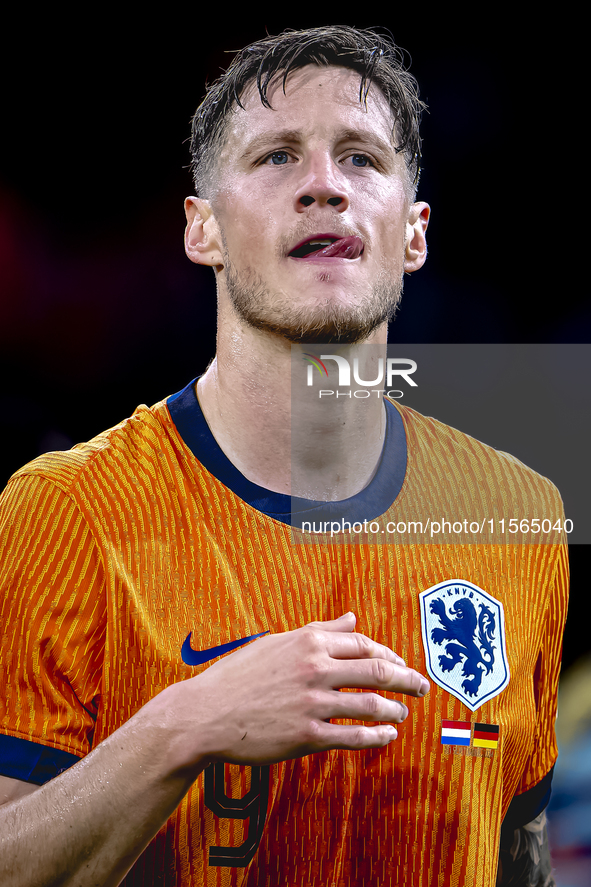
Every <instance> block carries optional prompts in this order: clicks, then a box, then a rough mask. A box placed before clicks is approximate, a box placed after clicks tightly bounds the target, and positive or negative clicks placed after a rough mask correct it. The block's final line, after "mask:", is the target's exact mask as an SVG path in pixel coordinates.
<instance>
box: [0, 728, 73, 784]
mask: <svg viewBox="0 0 591 887" xmlns="http://www.w3.org/2000/svg"><path fill="white" fill-rule="evenodd" d="M79 760H80V758H79V757H78V755H73V754H71V752H69V751H62V749H60V748H51V747H50V746H47V745H40V744H39V743H38V742H31V741H30V740H28V739H19V738H17V737H16V736H6V735H4V734H0V775H1V776H9V777H10V778H11V779H20V780H21V782H32V783H33V784H34V785H45V783H46V782H49V780H50V779H54V778H55V777H56V776H58V775H59V774H60V773H62V772H63V771H64V770H68V769H69V768H70V767H72V766H73V765H74V764H77V763H78V761H79Z"/></svg>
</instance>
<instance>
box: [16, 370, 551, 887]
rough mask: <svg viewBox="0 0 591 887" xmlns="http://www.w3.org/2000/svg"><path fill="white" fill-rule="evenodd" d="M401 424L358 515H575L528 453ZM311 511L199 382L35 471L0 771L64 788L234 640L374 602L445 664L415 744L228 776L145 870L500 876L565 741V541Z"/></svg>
mask: <svg viewBox="0 0 591 887" xmlns="http://www.w3.org/2000/svg"><path fill="white" fill-rule="evenodd" d="M388 417H389V418H388V422H389V431H388V437H387V440H386V445H385V448H384V455H383V457H382V462H381V465H380V468H379V471H378V473H377V475H376V477H375V478H374V480H373V481H372V484H370V487H369V488H368V490H367V491H364V492H363V493H362V494H360V497H359V503H361V505H362V506H363V507H362V508H361V511H359V510H358V509H357V510H356V502H355V501H354V500H355V498H356V497H353V500H349V501H348V503H347V504H348V507H349V508H350V513H352V514H353V513H362V512H363V509H364V508H365V513H366V514H367V515H368V516H369V517H370V518H372V519H373V518H376V519H379V521H380V522H381V523H380V526H386V525H388V524H390V525H392V526H394V527H396V526H399V525H400V524H401V523H407V522H408V521H409V520H410V519H412V518H413V516H417V515H422V516H426V515H427V514H429V515H431V518H432V519H433V520H442V519H444V518H447V517H450V518H451V517H452V516H455V517H457V518H458V520H461V519H462V517H463V516H464V515H466V516H471V515H473V512H474V507H475V504H476V505H478V504H479V503H480V504H484V505H486V509H485V510H486V514H487V515H494V516H495V519H496V520H501V519H507V520H509V519H514V518H518V519H521V518H528V519H531V518H534V517H535V518H536V519H540V520H541V519H543V518H546V519H548V520H551V521H552V525H553V526H554V525H555V522H556V521H560V520H561V518H562V504H561V501H560V497H559V495H558V493H557V491H556V489H555V488H554V487H553V485H552V484H551V483H550V482H549V481H547V480H546V479H544V478H542V477H540V476H539V475H537V474H536V473H535V472H533V471H531V470H530V469H528V468H526V467H525V466H524V465H522V464H521V463H520V462H519V461H518V460H516V459H514V458H512V457H511V456H508V455H507V454H504V453H499V452H497V451H495V450H493V449H492V448H490V447H487V446H485V445H484V444H482V443H480V442H478V441H476V440H474V439H472V438H470V437H468V436H467V435H465V434H463V433H461V432H459V431H456V430H454V429H451V428H449V427H447V426H445V425H442V424H441V423H439V422H437V421H435V420H433V419H428V418H424V417H422V416H420V415H419V414H417V413H416V412H414V411H413V410H411V409H408V408H405V407H402V406H400V405H396V406H394V405H393V404H391V403H389V404H388ZM401 447H402V452H404V451H405V452H406V456H405V458H404V459H403V460H402V463H401V468H400V464H399V467H398V469H397V470H393V469H392V464H393V463H392V460H391V458H390V457H391V453H392V452H393V451H394V450H396V452H397V453H400V452H401V449H400V448H401ZM398 462H399V463H400V460H398ZM368 492H369V494H370V495H369V498H368ZM372 497H373V498H372ZM368 503H369V504H368ZM384 503H385V505H384ZM367 509H369V511H368V510H367ZM372 509H373V510H372ZM376 509H378V511H377V512H376ZM379 509H381V511H380V510H379ZM289 512H290V504H289V500H288V497H282V496H279V495H278V494H274V493H270V492H269V491H266V490H263V489H261V488H260V487H256V485H254V484H251V483H250V482H248V481H247V480H246V479H245V478H243V477H242V475H239V473H238V472H237V470H236V469H235V468H234V467H233V466H232V465H231V464H230V463H229V462H228V460H227V459H226V458H225V456H224V455H223V453H221V451H220V450H219V448H218V447H217V444H216V443H215V441H214V440H213V437H212V435H211V432H210V431H209V429H208V428H207V425H206V423H205V421H204V419H203V416H202V414H201V412H200V409H199V405H198V401H197V398H196V396H195V391H194V385H193V384H191V385H190V386H187V388H186V389H184V391H183V392H180V393H179V395H176V396H175V397H173V398H170V399H169V401H168V402H167V401H163V402H161V403H159V404H156V405H155V406H154V407H152V408H148V407H146V406H140V407H138V409H137V410H136V412H135V413H134V414H133V416H131V417H130V418H129V419H127V420H125V421H124V422H122V423H121V424H120V425H118V426H116V427H114V428H112V429H110V430H108V431H106V432H104V433H103V434H101V435H99V436H98V437H96V438H95V439H94V440H92V441H90V442H89V443H85V444H80V445H78V446H76V447H74V448H73V449H72V450H70V451H68V452H60V453H51V454H46V455H45V456H42V457H39V458H38V459H36V460H35V461H34V462H32V463H30V464H29V465H27V466H25V467H24V468H22V469H21V470H20V471H18V472H17V473H16V474H15V475H14V476H13V477H12V478H11V480H10V482H9V484H8V486H7V488H6V490H5V492H4V494H3V497H2V501H1V508H0V533H1V539H2V548H3V557H2V563H1V565H0V571H1V572H0V581H1V585H2V599H1V608H2V609H1V615H2V637H1V644H0V654H1V655H0V685H1V687H2V694H1V701H0V734H2V735H0V740H2V741H1V742H0V772H1V773H4V774H5V775H13V776H17V777H18V778H21V779H29V780H30V781H32V782H38V783H42V782H44V781H46V780H47V779H48V778H51V777H52V776H55V775H56V774H57V773H59V772H60V770H61V769H63V768H64V767H67V766H70V765H72V764H73V763H75V761H76V760H78V759H79V758H82V757H84V755H86V754H87V753H88V752H89V750H90V749H91V748H92V747H94V746H96V745H97V744H98V743H99V742H101V740H102V739H104V738H105V737H107V736H108V735H110V734H111V733H112V732H113V731H114V730H116V729H117V728H118V727H119V726H121V725H122V724H123V723H124V722H125V721H127V720H128V719H129V718H130V717H131V716H132V715H133V714H134V713H135V712H136V711H137V710H138V709H139V708H140V707H141V706H142V705H143V704H145V703H146V702H147V701H148V700H149V699H150V698H152V697H153V696H154V695H155V694H157V693H158V692H160V691H161V690H162V689H164V688H165V687H166V686H168V685H169V684H171V683H172V682H175V681H180V680H184V679H187V678H190V677H192V676H194V675H196V674H199V673H200V671H202V670H203V669H205V668H207V667H208V666H209V665H210V664H211V661H215V659H214V660H212V659H211V656H214V657H215V656H217V655H220V654H223V653H224V650H228V649H230V647H229V646H228V645H233V646H239V645H240V644H241V643H243V642H246V640H247V639H249V638H253V637H255V636H257V635H260V634H261V633H263V632H283V631H289V630H292V629H295V628H298V627H300V626H302V625H305V624H306V623H308V622H311V621H315V620H326V619H333V618H336V617H338V616H339V615H341V614H343V613H345V612H347V611H349V610H352V611H353V612H355V613H356V615H357V631H360V632H363V633H364V634H366V635H368V636H369V637H371V638H373V639H375V640H376V641H378V642H380V643H382V644H385V645H387V646H389V647H392V648H393V649H394V650H395V651H396V652H397V653H399V654H400V655H401V656H402V657H403V658H404V659H405V661H406V663H407V664H408V665H409V666H410V667H412V668H415V669H417V670H418V671H420V672H421V673H423V674H428V676H430V681H431V691H430V693H429V694H428V695H427V696H426V697H425V698H423V699H413V698H410V697H407V698H406V699H405V701H406V703H407V704H408V707H409V710H410V713H409V716H408V718H407V720H406V721H405V722H404V723H403V724H402V725H400V727H399V736H398V739H397V740H395V741H394V742H392V743H390V745H388V746H387V747H386V748H383V749H373V750H368V751H362V752H347V751H330V752H327V753H320V754H316V755H311V756H308V757H305V758H302V759H300V760H295V761H288V762H286V763H282V764H277V765H273V766H270V767H239V766H234V765H223V764H217V765H215V766H211V767H209V768H207V769H206V771H205V772H204V773H203V774H202V775H201V776H200V777H199V778H198V780H197V781H196V783H195V784H194V785H193V787H192V788H191V790H190V791H189V793H188V794H187V796H186V797H185V799H184V800H183V801H182V803H181V804H180V805H179V807H178V808H177V810H176V811H175V813H174V814H173V815H172V816H171V817H170V819H169V820H168V821H167V823H166V824H165V826H164V827H163V828H162V829H161V830H160V832H159V833H158V834H157V836H156V837H155V838H154V840H153V841H152V842H151V844H150V845H149V846H148V848H147V849H146V851H145V852H144V854H143V855H142V857H140V859H139V860H138V862H137V863H136V865H135V866H134V867H133V869H132V870H131V872H130V873H129V875H128V876H127V878H126V879H125V881H124V884H125V885H128V887H131V885H138V887H139V885H156V884H158V885H167V887H172V885H175V887H181V885H182V887H197V885H200V887H201V885H207V887H230V885H232V887H238V885H240V887H255V885H256V887H263V885H264V887H277V885H282V887H302V885H322V887H325V885H334V887H353V885H357V887H361V885H364V887H367V885H370V884H380V885H384V887H386V885H391V887H395V885H396V887H399V885H402V884H404V885H405V887H424V885H426V884H429V885H432V887H435V885H441V887H448V885H454V887H492V885H494V884H495V877H496V867H497V859H498V844H499V837H500V827H501V823H502V820H503V817H504V816H505V814H506V813H507V811H508V809H509V806H510V804H511V802H512V799H513V798H514V796H519V797H520V798H522V799H525V800H524V802H523V805H522V807H523V810H524V811H525V814H524V815H526V816H527V817H528V818H526V819H524V820H523V821H524V822H525V821H528V820H529V819H531V818H533V815H535V812H536V811H535V807H536V804H538V803H539V797H538V795H539V792H538V795H536V789H537V788H539V787H543V788H544V791H546V788H545V787H546V785H547V782H548V780H549V774H551V770H552V767H553V764H554V762H555V759H556V756H557V750H556V742H555V737H554V721H555V718H556V693H557V684H558V675H559V668H560V651H561V640H562V632H563V627H564V620H565V615H566V602H567V586H568V567H567V559H566V545H565V544H564V541H558V542H556V541H554V540H553V539H550V538H549V537H548V536H546V537H544V538H542V537H541V536H540V537H538V539H537V541H536V538H535V537H531V538H529V539H527V540H526V539H524V537H523V535H520V536H518V537H515V539H516V541H515V542H513V541H511V539H512V537H509V541H498V540H497V541H495V540H494V539H493V540H492V541H491V540H490V539H489V541H486V540H487V539H488V537H487V536H486V532H485V530H486V528H483V534H482V536H481V537H479V540H477V541H475V542H467V541H462V542H460V543H457V544H454V542H453V540H451V539H450V538H448V537H446V538H445V539H443V540H440V539H438V538H437V537H432V536H431V537H428V538H427V536H425V538H422V540H421V541H420V543H415V542H413V541H412V539H410V538H409V539H402V540H401V541H400V542H399V543H398V544H394V543H393V542H392V541H387V542H386V543H385V544H380V543H379V541H377V540H378V537H376V536H375V534H374V535H373V536H371V538H369V537H368V538H367V539H364V537H363V535H360V536H359V537H356V538H353V536H349V537H347V536H346V535H345V536H341V537H340V538H339V540H338V542H337V543H336V544H331V542H334V540H331V539H330V538H328V537H327V536H326V535H313V534H312V535H310V534H306V533H302V532H300V531H299V530H297V529H294V528H293V527H292V526H291V525H290V514H289ZM370 512H371V513H370ZM307 516H308V517H311V518H312V519H313V516H314V510H313V509H311V511H310V514H309V515H307ZM490 519H492V518H490ZM466 626H469V629H467V628H466ZM254 642H255V643H256V640H254ZM215 648H220V649H218V650H216V649H215ZM221 692H223V688H222V689H221ZM528 798H530V799H531V798H533V802H532V803H533V806H532V804H531V803H530V804H529V806H528V801H527V799H528ZM530 814H531V815H530Z"/></svg>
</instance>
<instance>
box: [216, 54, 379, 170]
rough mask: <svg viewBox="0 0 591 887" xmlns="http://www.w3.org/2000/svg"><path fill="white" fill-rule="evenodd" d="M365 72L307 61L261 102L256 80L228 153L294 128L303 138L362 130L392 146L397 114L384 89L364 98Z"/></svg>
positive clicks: (233, 124)
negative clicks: (341, 131)
mask: <svg viewBox="0 0 591 887" xmlns="http://www.w3.org/2000/svg"><path fill="white" fill-rule="evenodd" d="M360 83H361V75H360V74H359V73H357V72H356V71H353V70H351V69H349V68H342V67H335V66H328V67H320V66H318V65H307V66H305V67H304V68H300V69H298V70H296V71H294V72H292V73H291V74H290V75H289V76H288V78H287V81H286V84H285V91H284V88H283V74H282V73H281V74H278V75H277V76H276V77H275V78H274V80H272V81H271V83H270V84H269V88H268V92H267V99H268V101H269V103H270V104H271V108H267V107H265V106H264V105H263V103H262V102H261V98H260V95H259V92H258V89H257V87H256V84H251V85H250V86H249V87H248V88H247V90H246V91H245V93H244V95H243V96H242V98H241V103H242V105H243V106H244V107H243V108H240V107H235V108H234V109H233V111H232V113H231V115H230V117H229V120H228V124H227V128H226V140H225V146H224V149H223V153H226V152H228V153H233V152H234V151H235V150H239V149H241V148H242V149H243V148H244V147H245V146H247V145H248V144H249V143H250V142H252V141H253V140H254V139H256V138H257V137H258V136H260V135H261V133H265V132H269V133H272V131H273V130H277V131H280V130H286V129H291V130H293V131H294V132H299V133H300V134H301V137H302V138H304V139H305V138H313V137H318V138H332V137H334V135H335V134H336V133H338V131H339V130H345V129H346V130H356V129H357V130H359V131H360V132H363V133H366V134H367V135H370V134H372V133H373V134H375V135H376V137H378V138H380V139H381V140H383V141H387V142H388V143H390V144H392V130H393V126H394V116H393V114H392V110H391V108H390V106H389V104H388V102H387V100H386V98H385V96H384V94H383V93H382V91H381V90H380V89H379V87H377V86H376V85H375V84H371V86H370V88H369V91H368V95H367V99H366V100H364V99H363V98H362V97H361V96H360Z"/></svg>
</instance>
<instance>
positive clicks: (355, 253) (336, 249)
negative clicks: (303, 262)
mask: <svg viewBox="0 0 591 887" xmlns="http://www.w3.org/2000/svg"><path fill="white" fill-rule="evenodd" d="M362 252H363V241H362V240H361V238H360V237H355V236H351V237H341V239H340V240H335V242H334V243H331V244H330V246H325V247H323V248H322V249H319V250H317V251H316V252H313V253H309V256H313V257H314V258H322V259H326V258H333V259H335V258H336V259H357V258H359V256H360V255H361V253H362Z"/></svg>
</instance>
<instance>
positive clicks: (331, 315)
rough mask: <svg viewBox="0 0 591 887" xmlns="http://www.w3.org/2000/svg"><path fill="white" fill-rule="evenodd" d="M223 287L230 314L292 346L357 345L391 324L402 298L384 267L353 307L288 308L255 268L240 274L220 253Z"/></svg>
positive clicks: (398, 284)
mask: <svg viewBox="0 0 591 887" xmlns="http://www.w3.org/2000/svg"><path fill="white" fill-rule="evenodd" d="M224 271H225V282H226V289H227V292H228V296H229V298H230V301H231V303H232V305H233V307H234V310H235V311H236V313H237V314H238V316H239V317H240V318H241V319H242V320H243V321H244V322H245V323H246V324H248V325H249V326H250V327H252V328H254V329H257V330H261V331H263V332H268V333H274V334H275V335H279V336H282V337H283V338H284V339H286V340H287V341H288V342H291V343H292V344H307V345H314V344H343V345H356V344H358V343H361V342H364V341H366V340H367V339H368V338H369V336H370V335H371V334H372V333H373V332H374V331H375V330H376V329H377V328H378V327H379V326H381V325H382V324H383V323H384V322H387V323H390V321H391V320H392V319H393V318H394V315H395V313H396V309H397V307H398V305H399V303H400V299H401V296H402V277H396V276H395V275H394V276H393V275H392V271H391V269H390V270H389V271H387V270H386V269H385V268H383V269H382V271H381V272H380V274H379V277H378V280H377V282H376V283H375V284H374V286H373V287H372V288H371V290H370V291H369V293H368V294H367V295H365V296H362V297H359V298H358V299H357V300H356V302H355V303H354V304H345V305H343V304H334V303H331V302H329V301H328V300H327V301H326V302H324V303H323V304H321V305H317V306H315V307H314V308H311V307H309V306H305V305H296V304H290V303H289V301H288V298H287V296H285V295H284V294H282V293H276V292H272V291H270V290H269V288H268V287H267V285H266V284H265V282H264V280H263V278H262V277H260V275H259V274H257V273H256V272H255V271H254V269H252V268H249V269H248V271H247V272H242V273H239V272H238V270H237V269H236V268H235V266H234V265H233V264H232V262H231V261H230V259H229V256H228V254H227V251H225V255H224Z"/></svg>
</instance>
